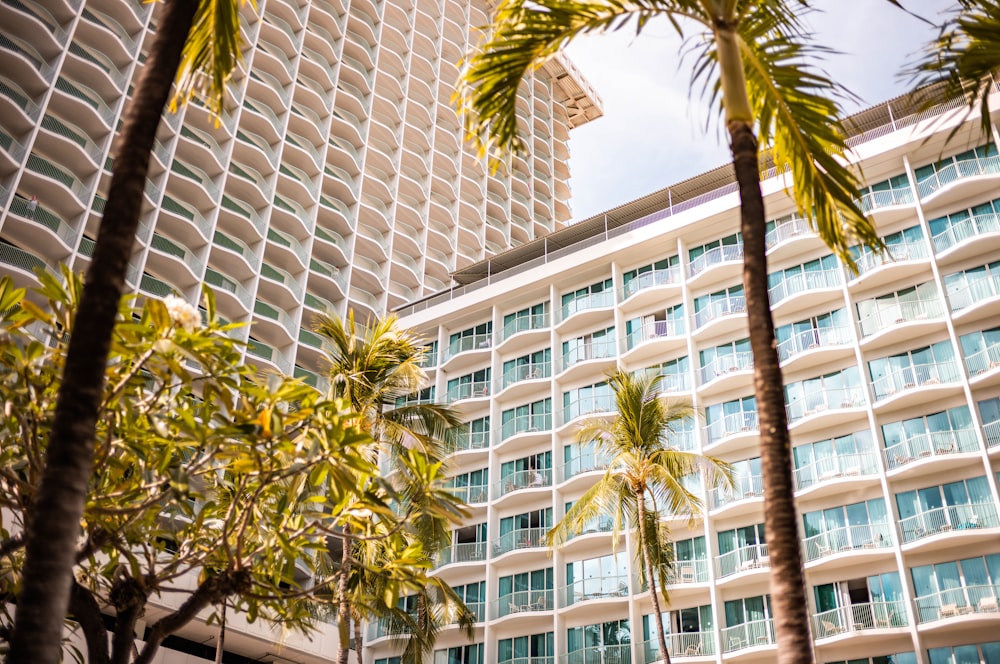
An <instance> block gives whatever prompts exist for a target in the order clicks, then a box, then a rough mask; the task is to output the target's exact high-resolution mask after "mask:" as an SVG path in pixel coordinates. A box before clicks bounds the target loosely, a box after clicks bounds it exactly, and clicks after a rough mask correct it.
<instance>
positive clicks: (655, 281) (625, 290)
mask: <svg viewBox="0 0 1000 664" xmlns="http://www.w3.org/2000/svg"><path fill="white" fill-rule="evenodd" d="M680 281H681V268H680V266H676V265H675V266H674V267H668V268H664V269H661V270H650V271H649V272H643V273H642V274H639V275H636V277H635V278H633V279H631V280H629V282H628V283H626V284H625V285H624V286H622V299H623V300H627V299H628V298H630V297H632V296H633V295H635V294H636V293H638V292H639V291H641V290H646V289H647V288H655V287H656V286H669V285H670V284H678V283H680Z"/></svg>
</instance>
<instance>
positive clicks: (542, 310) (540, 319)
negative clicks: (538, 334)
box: [503, 302, 549, 339]
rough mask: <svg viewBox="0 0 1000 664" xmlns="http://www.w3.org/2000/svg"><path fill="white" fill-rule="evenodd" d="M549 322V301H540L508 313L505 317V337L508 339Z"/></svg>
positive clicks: (546, 324) (544, 325)
mask: <svg viewBox="0 0 1000 664" xmlns="http://www.w3.org/2000/svg"><path fill="white" fill-rule="evenodd" d="M548 324H549V303H548V302H540V303H538V304H536V305H534V306H531V307H527V308H525V309H521V310H520V311H515V312H514V313H512V314H506V315H505V316H504V317H503V338H504V339H508V338H510V337H512V336H514V335H515V334H517V333H518V332H524V331H526V330H537V329H539V328H543V327H547V326H548Z"/></svg>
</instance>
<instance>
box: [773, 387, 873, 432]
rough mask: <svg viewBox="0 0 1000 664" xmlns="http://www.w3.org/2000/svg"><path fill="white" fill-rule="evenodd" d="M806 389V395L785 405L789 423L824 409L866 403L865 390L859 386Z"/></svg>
mask: <svg viewBox="0 0 1000 664" xmlns="http://www.w3.org/2000/svg"><path fill="white" fill-rule="evenodd" d="M804 391H805V392H806V395H805V396H804V397H803V398H801V399H796V400H795V401H793V402H791V403H789V404H786V405H785V415H786V416H787V417H788V423H789V424H791V423H793V422H797V421H798V420H801V419H802V418H804V417H809V416H810V415H815V414H816V413H821V412H823V411H824V410H833V409H835V408H859V407H861V406H864V405H865V395H864V392H862V391H861V389H860V388H858V387H828V388H824V389H819V390H812V389H809V390H804Z"/></svg>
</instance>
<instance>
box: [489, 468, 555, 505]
mask: <svg viewBox="0 0 1000 664" xmlns="http://www.w3.org/2000/svg"><path fill="white" fill-rule="evenodd" d="M493 486H494V487H495V489H496V494H497V498H499V497H501V496H506V495H507V494H508V493H512V492H514V491H518V490H520V489H537V488H541V487H548V486H552V469H551V468H539V469H537V470H518V471H516V472H513V473H511V474H509V475H507V476H505V477H503V478H501V479H500V481H499V482H495V483H494V484H493Z"/></svg>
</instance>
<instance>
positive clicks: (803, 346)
mask: <svg viewBox="0 0 1000 664" xmlns="http://www.w3.org/2000/svg"><path fill="white" fill-rule="evenodd" d="M849 343H851V330H850V328H849V327H847V326H840V327H819V328H816V327H814V328H812V329H809V330H803V331H801V332H796V333H795V334H793V335H792V336H790V337H789V338H787V339H785V340H784V341H782V342H781V343H779V344H778V360H779V361H781V362H784V361H785V360H787V359H789V358H790V357H794V356H796V355H798V354H799V353H804V352H805V351H807V350H812V349H813V348H822V347H827V346H843V345H844V344H849Z"/></svg>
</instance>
